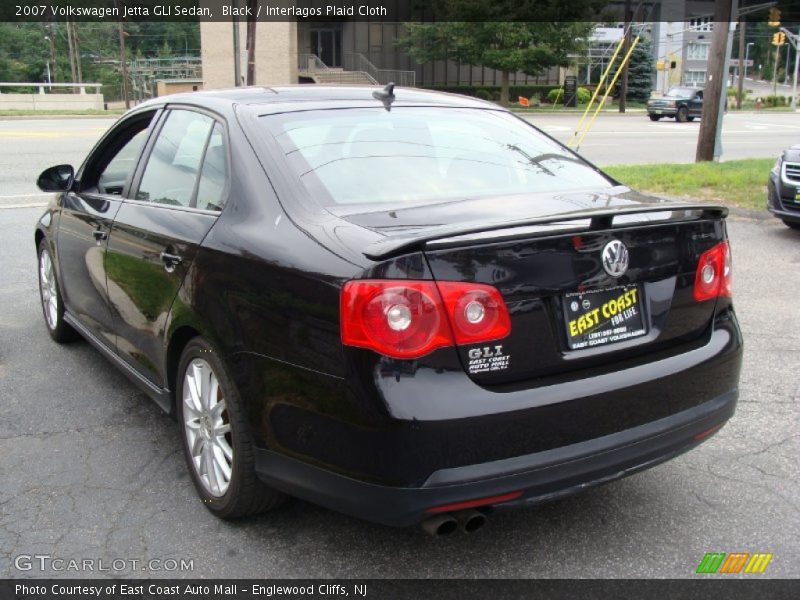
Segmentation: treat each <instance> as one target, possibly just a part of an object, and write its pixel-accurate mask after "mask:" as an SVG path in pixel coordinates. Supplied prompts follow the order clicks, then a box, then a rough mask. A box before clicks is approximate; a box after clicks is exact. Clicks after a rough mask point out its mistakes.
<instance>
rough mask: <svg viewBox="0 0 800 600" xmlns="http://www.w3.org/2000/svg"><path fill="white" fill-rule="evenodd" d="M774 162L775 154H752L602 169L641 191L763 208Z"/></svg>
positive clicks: (750, 207)
mask: <svg viewBox="0 0 800 600" xmlns="http://www.w3.org/2000/svg"><path fill="white" fill-rule="evenodd" d="M774 164H775V159H773V158H752V159H747V160H731V161H728V162H721V163H717V162H702V163H693V164H686V165H685V164H657V165H615V166H610V167H605V168H604V169H603V170H604V171H605V172H607V173H608V174H609V175H611V176H612V177H614V178H616V179H617V180H619V181H620V182H622V183H624V184H625V185H627V186H629V187H631V188H633V189H635V190H638V191H641V192H651V193H654V194H666V195H669V196H688V197H691V198H694V199H697V200H705V201H713V202H719V203H721V204H729V205H735V206H740V207H742V208H749V209H763V208H764V206H765V204H766V198H767V178H768V177H769V171H770V169H772V166H773V165H774Z"/></svg>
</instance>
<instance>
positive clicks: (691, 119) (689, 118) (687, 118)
mask: <svg viewBox="0 0 800 600" xmlns="http://www.w3.org/2000/svg"><path fill="white" fill-rule="evenodd" d="M686 120H687V121H689V123H691V122H692V121H694V117H686Z"/></svg>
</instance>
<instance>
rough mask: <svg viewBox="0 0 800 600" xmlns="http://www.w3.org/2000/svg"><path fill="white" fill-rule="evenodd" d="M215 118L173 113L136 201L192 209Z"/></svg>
mask: <svg viewBox="0 0 800 600" xmlns="http://www.w3.org/2000/svg"><path fill="white" fill-rule="evenodd" d="M213 127H214V119H212V118H211V117H208V116H206V115H203V114H200V113H196V112H192V111H188V110H172V111H170V113H169V115H168V116H167V120H166V122H165V123H164V126H163V127H162V128H161V131H159V133H158V137H157V138H156V142H155V144H154V145H153V150H152V151H151V152H150V156H149V158H148V159H147V166H146V167H145V169H144V173H143V174H142V179H141V182H140V183H139V190H138V191H137V192H136V199H137V200H147V201H150V202H155V203H158V204H167V205H170V206H183V207H189V206H191V204H192V200H193V199H194V192H195V186H196V184H197V180H198V176H199V175H200V168H201V165H202V162H203V156H204V152H205V148H206V142H207V141H208V139H209V135H210V134H211V131H212V128H213Z"/></svg>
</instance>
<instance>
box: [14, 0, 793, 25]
mask: <svg viewBox="0 0 800 600" xmlns="http://www.w3.org/2000/svg"><path fill="white" fill-rule="evenodd" d="M716 1H719V2H725V1H729V0H716ZM714 3H715V1H714V0H694V1H692V2H687V1H684V0H641V1H639V0H631V1H630V6H631V10H633V20H634V21H639V22H641V21H651V22H652V21H691V20H693V19H701V18H708V17H710V16H711V15H712V14H713V12H714ZM739 4H740V5H741V9H742V13H743V18H745V19H747V20H750V21H762V20H766V17H767V13H768V10H769V8H770V6H774V7H777V8H778V9H779V10H781V11H782V18H783V20H784V21H787V22H792V21H800V3H799V2H796V1H794V0H779V1H778V2H776V3H772V4H765V3H764V2H762V1H761V0H740V1H739ZM624 10H625V1H624V0H3V1H2V3H0V21H10V22H14V21H18V22H23V21H64V20H66V19H69V20H71V21H95V22H101V21H111V22H116V21H232V20H233V19H235V18H240V19H242V20H251V19H252V20H258V21H338V20H350V21H385V22H398V21H539V22H543V21H545V22H567V21H585V22H614V21H622V20H624Z"/></svg>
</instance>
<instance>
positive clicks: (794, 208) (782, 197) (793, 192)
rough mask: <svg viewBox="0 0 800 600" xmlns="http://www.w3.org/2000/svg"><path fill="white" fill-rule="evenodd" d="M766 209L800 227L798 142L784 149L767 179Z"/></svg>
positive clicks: (791, 224)
mask: <svg viewBox="0 0 800 600" xmlns="http://www.w3.org/2000/svg"><path fill="white" fill-rule="evenodd" d="M767 210H768V211H769V212H771V213H772V214H773V215H775V216H776V217H778V218H779V219H781V220H782V221H783V222H784V223H786V225H788V226H789V227H791V228H792V229H800V144H796V145H794V146H792V147H791V148H789V149H788V150H784V151H783V153H782V154H781V155H780V156H779V157H778V160H777V161H775V166H774V167H773V168H772V171H770V173H769V179H768V180H767Z"/></svg>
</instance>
